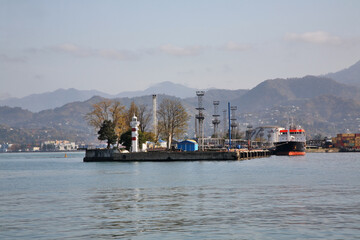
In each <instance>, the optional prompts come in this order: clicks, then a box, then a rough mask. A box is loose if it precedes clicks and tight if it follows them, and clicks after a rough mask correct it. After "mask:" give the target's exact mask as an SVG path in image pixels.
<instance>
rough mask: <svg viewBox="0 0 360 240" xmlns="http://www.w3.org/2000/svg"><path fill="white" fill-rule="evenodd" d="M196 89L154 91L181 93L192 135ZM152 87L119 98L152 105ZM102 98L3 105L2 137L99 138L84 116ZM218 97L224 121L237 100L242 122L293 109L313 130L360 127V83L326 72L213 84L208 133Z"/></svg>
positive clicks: (275, 119) (207, 99)
mask: <svg viewBox="0 0 360 240" xmlns="http://www.w3.org/2000/svg"><path fill="white" fill-rule="evenodd" d="M165 85H166V84H165ZM170 85H171V84H170ZM170 85H169V86H170ZM155 86H156V85H155ZM155 86H154V87H155ZM194 90H195V89H192V90H191V97H188V98H184V99H181V98H179V97H178V96H170V95H165V94H160V92H161V91H158V92H155V93H157V95H158V103H160V102H161V101H162V99H164V98H172V99H174V98H176V99H179V100H181V101H182V103H183V104H184V106H185V108H186V110H187V112H188V113H189V114H190V116H191V119H190V120H189V131H188V134H189V137H192V136H193V135H194V116H195V114H196V113H197V110H196V109H195V108H196V107H197V105H198V98H197V97H196V95H195V91H194ZM153 91H155V89H153V90H149V92H151V93H149V94H147V95H142V96H137V97H122V98H117V99H118V100H119V101H120V102H121V103H122V104H123V105H125V106H126V107H129V106H130V104H131V102H132V101H134V102H135V103H136V104H137V105H140V104H143V105H147V107H148V110H149V111H151V109H152V101H151V100H152V94H153V93H154V92H153ZM189 94H190V92H189ZM102 99H103V97H100V96H94V97H91V98H89V99H87V100H79V101H73V102H70V103H66V104H64V105H62V106H60V107H55V108H52V109H47V110H42V111H39V112H31V111H29V110H24V109H22V108H19V107H7V106H4V107H0V124H1V125H3V126H4V127H3V128H2V129H3V130H1V129H0V130H1V134H2V136H0V137H1V138H0V141H1V139H3V141H5V140H6V138H5V137H4V136H5V135H6V136H11V139H14V138H16V134H15V133H18V134H20V135H21V136H20V135H19V138H18V140H19V141H29V139H33V141H40V140H51V139H68V140H73V141H85V142H86V141H92V140H94V139H96V133H95V131H94V130H93V129H92V128H91V127H90V126H88V125H87V123H86V121H85V120H84V116H85V114H86V113H88V112H89V111H90V109H91V105H92V104H94V103H97V102H99V101H101V100H102ZM213 101H220V105H219V108H218V110H219V112H218V114H219V115H220V120H221V121H223V118H222V111H223V110H224V109H227V103H228V102H230V103H231V106H237V109H238V110H237V116H236V117H237V119H238V123H239V124H240V126H242V127H245V128H246V126H247V125H246V124H248V123H251V125H253V126H254V127H256V126H264V125H280V126H284V124H285V123H284V120H286V118H287V116H288V114H289V113H290V114H291V115H292V116H293V117H294V118H295V119H296V121H297V122H298V123H299V124H301V125H302V126H304V127H305V129H306V130H307V133H308V136H314V134H318V133H321V134H323V135H327V136H328V135H332V136H334V135H335V134H336V133H338V132H345V131H348V130H349V131H351V132H359V131H360V129H359V125H360V89H359V88H357V87H353V86H349V85H346V84H342V83H339V82H336V81H335V80H333V79H330V78H327V77H316V76H306V77H303V78H291V79H273V80H266V81H264V82H262V83H260V84H259V85H257V86H256V87H254V88H253V89H251V90H225V89H210V90H208V91H206V92H205V95H204V97H203V107H204V108H205V112H204V114H205V122H204V127H205V134H206V135H207V136H209V135H211V133H212V131H213V130H212V124H211V121H212V115H213V111H214V107H213ZM249 113H250V114H249ZM220 129H221V130H222V129H223V122H221V123H220ZM25 136H26V139H25Z"/></svg>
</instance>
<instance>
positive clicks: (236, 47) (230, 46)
mask: <svg viewBox="0 0 360 240" xmlns="http://www.w3.org/2000/svg"><path fill="white" fill-rule="evenodd" d="M221 49H222V50H225V51H231V52H233V51H236V52H239V51H245V50H248V49H250V46H249V45H245V44H239V43H236V42H233V41H229V42H228V43H227V44H225V45H224V46H223V47H222V48H221Z"/></svg>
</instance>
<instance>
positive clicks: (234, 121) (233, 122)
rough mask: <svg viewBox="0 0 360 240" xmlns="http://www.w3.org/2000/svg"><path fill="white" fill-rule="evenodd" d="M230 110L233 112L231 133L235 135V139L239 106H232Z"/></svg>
mask: <svg viewBox="0 0 360 240" xmlns="http://www.w3.org/2000/svg"><path fill="white" fill-rule="evenodd" d="M230 110H231V132H232V133H233V134H234V135H235V136H234V137H233V138H236V131H235V129H236V128H237V122H236V115H235V112H236V110H237V106H231V107H230Z"/></svg>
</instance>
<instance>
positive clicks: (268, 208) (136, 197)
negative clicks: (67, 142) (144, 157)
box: [0, 154, 360, 239]
mask: <svg viewBox="0 0 360 240" xmlns="http://www.w3.org/2000/svg"><path fill="white" fill-rule="evenodd" d="M15 156H16V155H11V156H10V157H7V156H6V155H1V154H0V179H1V181H0V213H1V214H0V239H357V238H358V236H359V234H360V227H359V226H358V225H359V221H360V201H359V199H360V188H359V185H360V177H359V174H358V169H359V167H360V162H359V161H358V160H357V156H359V155H358V154H347V155H346V154H345V155H341V154H340V155H339V154H308V155H307V156H306V157H302V158H287V157H271V158H264V159H253V160H250V161H242V162H238V161H234V162H232V161H229V162H177V163H171V162H168V163H83V162H82V156H83V155H82V154H77V155H76V154H75V155H74V156H73V158H72V159H59V158H58V157H59V155H56V154H55V155H52V154H48V155H46V156H47V157H45V156H44V155H41V158H37V157H34V156H31V155H28V156H31V157H26V155H18V157H15Z"/></svg>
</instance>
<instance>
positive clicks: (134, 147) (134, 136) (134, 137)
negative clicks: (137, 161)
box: [130, 114, 140, 152]
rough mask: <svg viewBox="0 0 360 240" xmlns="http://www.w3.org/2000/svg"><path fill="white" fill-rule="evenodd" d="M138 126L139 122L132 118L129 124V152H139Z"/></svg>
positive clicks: (134, 117)
mask: <svg viewBox="0 0 360 240" xmlns="http://www.w3.org/2000/svg"><path fill="white" fill-rule="evenodd" d="M139 125H140V122H138V120H137V117H136V116H135V114H134V116H133V117H132V121H131V122H130V126H131V152H139V139H138V137H139V133H138V130H139Z"/></svg>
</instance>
